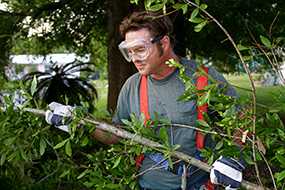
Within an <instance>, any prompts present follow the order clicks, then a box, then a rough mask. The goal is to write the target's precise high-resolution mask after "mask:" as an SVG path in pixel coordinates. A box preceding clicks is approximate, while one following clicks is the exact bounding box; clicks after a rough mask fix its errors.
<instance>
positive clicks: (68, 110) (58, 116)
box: [45, 102, 73, 132]
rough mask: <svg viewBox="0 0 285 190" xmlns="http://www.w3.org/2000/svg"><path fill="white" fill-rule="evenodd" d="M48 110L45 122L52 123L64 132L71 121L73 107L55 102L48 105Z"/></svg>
mask: <svg viewBox="0 0 285 190" xmlns="http://www.w3.org/2000/svg"><path fill="white" fill-rule="evenodd" d="M48 107H49V110H47V111H46V114H45V119H46V122H47V123H49V124H51V125H54V126H55V127H56V128H59V129H61V130H63V131H65V132H68V126H67V125H66V124H68V123H69V122H70V121H71V116H72V111H73V107H71V106H65V105H62V104H60V103H57V102H52V103H50V104H49V105H48Z"/></svg>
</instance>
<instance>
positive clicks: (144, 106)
mask: <svg viewBox="0 0 285 190" xmlns="http://www.w3.org/2000/svg"><path fill="white" fill-rule="evenodd" d="M147 86H148V85H147V76H146V75H142V77H141V84H140V111H141V113H143V114H144V116H145V123H146V122H147V121H148V120H150V115H149V112H148V88H147Z"/></svg>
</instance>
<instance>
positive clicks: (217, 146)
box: [215, 140, 224, 150]
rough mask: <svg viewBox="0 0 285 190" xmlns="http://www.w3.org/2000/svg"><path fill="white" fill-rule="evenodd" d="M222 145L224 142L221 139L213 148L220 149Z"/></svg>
mask: <svg viewBox="0 0 285 190" xmlns="http://www.w3.org/2000/svg"><path fill="white" fill-rule="evenodd" d="M223 145H224V142H223V141H222V140H221V141H219V142H218V143H217V144H216V146H215V150H220V149H221V148H222V147H223Z"/></svg>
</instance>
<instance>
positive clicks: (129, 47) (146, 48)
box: [119, 36, 163, 62]
mask: <svg viewBox="0 0 285 190" xmlns="http://www.w3.org/2000/svg"><path fill="white" fill-rule="evenodd" d="M162 38H163V36H157V37H155V38H153V39H150V40H146V39H135V40H133V41H130V42H127V41H122V42H121V43H120V44H119V50H120V51H121V53H122V54H123V56H124V58H125V59H126V60H127V61H128V62H131V61H132V59H136V60H138V61H144V60H146V58H147V57H148V56H149V54H150V52H151V46H152V45H153V44H154V43H156V42H159V41H160V40H161V39H162Z"/></svg>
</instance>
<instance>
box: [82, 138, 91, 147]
mask: <svg viewBox="0 0 285 190" xmlns="http://www.w3.org/2000/svg"><path fill="white" fill-rule="evenodd" d="M88 142H89V138H88V137H84V138H83V140H82V142H81V146H82V147H84V146H86V145H87V144H88Z"/></svg>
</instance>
